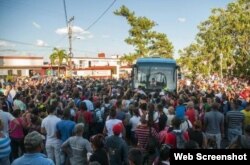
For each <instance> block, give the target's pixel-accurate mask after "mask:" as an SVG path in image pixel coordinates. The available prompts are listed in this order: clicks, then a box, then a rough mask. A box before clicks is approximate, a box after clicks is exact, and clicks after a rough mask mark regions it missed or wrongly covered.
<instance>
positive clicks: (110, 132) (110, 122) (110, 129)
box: [105, 119, 122, 137]
mask: <svg viewBox="0 0 250 165" xmlns="http://www.w3.org/2000/svg"><path fill="white" fill-rule="evenodd" d="M118 123H122V121H121V120H119V119H109V120H107V121H106V123H105V126H106V129H107V134H108V136H112V135H113V126H114V125H116V124H118ZM121 136H122V133H121V134H120V137H121Z"/></svg>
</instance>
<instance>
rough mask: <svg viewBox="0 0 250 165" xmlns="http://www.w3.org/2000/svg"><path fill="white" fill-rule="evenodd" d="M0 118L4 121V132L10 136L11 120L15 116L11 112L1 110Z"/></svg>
mask: <svg viewBox="0 0 250 165" xmlns="http://www.w3.org/2000/svg"><path fill="white" fill-rule="evenodd" d="M0 119H1V120H2V122H3V133H4V134H5V135H8V136H9V122H10V121H12V120H14V119H15V118H14V117H13V116H12V114H10V113H9V112H4V111H2V110H0Z"/></svg>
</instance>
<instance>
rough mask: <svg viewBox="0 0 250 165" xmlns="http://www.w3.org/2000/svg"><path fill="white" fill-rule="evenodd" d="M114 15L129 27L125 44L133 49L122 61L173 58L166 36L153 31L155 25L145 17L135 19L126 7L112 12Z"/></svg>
mask: <svg viewBox="0 0 250 165" xmlns="http://www.w3.org/2000/svg"><path fill="white" fill-rule="evenodd" d="M114 14H115V15H118V16H122V17H125V18H126V20H127V22H128V24H129V25H130V26H131V29H130V30H129V37H128V38H126V39H125V42H126V43H127V44H129V45H132V46H134V47H135V52H133V53H129V54H125V55H124V58H122V59H123V60H127V59H128V60H129V61H128V62H129V63H130V62H131V60H133V61H134V60H136V59H137V58H139V57H146V56H153V55H157V56H161V57H167V58H173V45H172V43H171V42H170V41H169V40H168V38H167V36H166V34H164V33H158V32H156V31H153V30H152V28H153V27H155V26H156V23H155V22H154V21H152V20H150V19H148V18H146V17H137V16H135V13H134V12H131V11H130V10H129V9H128V8H127V7H126V6H124V5H123V6H121V8H120V9H118V10H116V11H115V12H114Z"/></svg>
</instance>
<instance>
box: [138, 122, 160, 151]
mask: <svg viewBox="0 0 250 165" xmlns="http://www.w3.org/2000/svg"><path fill="white" fill-rule="evenodd" d="M151 131H152V136H154V137H156V138H157V139H160V138H159V134H158V133H157V132H156V131H155V129H154V128H153V127H152V128H151ZM135 135H136V137H137V139H138V146H139V147H140V148H143V149H145V147H146V144H147V142H148V138H149V127H147V126H143V125H139V126H138V127H137V128H136V129H135Z"/></svg>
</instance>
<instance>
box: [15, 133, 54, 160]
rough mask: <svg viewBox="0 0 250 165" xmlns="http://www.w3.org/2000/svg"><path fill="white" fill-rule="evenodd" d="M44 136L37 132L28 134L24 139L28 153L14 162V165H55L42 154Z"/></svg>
mask: <svg viewBox="0 0 250 165" xmlns="http://www.w3.org/2000/svg"><path fill="white" fill-rule="evenodd" d="M43 139H44V138H43V136H42V135H41V134H40V133H38V132H37V131H33V132H30V133H28V134H27V135H26V136H25V138H24V147H25V150H26V153H25V154H24V155H23V156H21V157H20V158H17V159H16V160H14V161H13V163H12V165H33V164H36V165H54V162H53V161H52V160H51V159H49V158H47V157H46V156H45V155H44V154H42V153H40V152H41V151H42V150H43V148H44V146H43Z"/></svg>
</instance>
